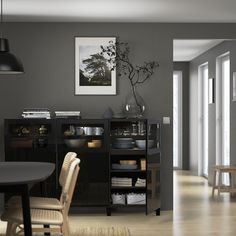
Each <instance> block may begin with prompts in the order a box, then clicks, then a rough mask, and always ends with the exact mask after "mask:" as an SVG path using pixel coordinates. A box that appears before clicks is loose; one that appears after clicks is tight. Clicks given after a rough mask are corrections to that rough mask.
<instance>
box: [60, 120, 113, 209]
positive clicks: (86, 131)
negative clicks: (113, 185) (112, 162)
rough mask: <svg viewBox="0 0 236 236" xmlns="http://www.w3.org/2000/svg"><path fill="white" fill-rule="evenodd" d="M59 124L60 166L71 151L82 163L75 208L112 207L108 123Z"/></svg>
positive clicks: (73, 202)
mask: <svg viewBox="0 0 236 236" xmlns="http://www.w3.org/2000/svg"><path fill="white" fill-rule="evenodd" d="M56 123H57V125H56V126H57V152H58V163H59V166H61V164H62V161H63V158H64V156H65V154H66V153H67V152H69V151H74V152H76V153H77V154H78V157H79V158H80V160H81V164H80V167H81V168H80V173H79V176H78V181H77V184H76V188H75V191H74V196H73V201H72V207H78V206H104V207H106V206H107V205H108V204H109V194H108V193H109V145H108V141H109V138H108V137H109V132H108V130H109V127H108V121H107V120H102V119H81V120H80V119H57V120H56ZM76 142H78V143H76Z"/></svg>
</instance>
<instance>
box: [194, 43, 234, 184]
mask: <svg viewBox="0 0 236 236" xmlns="http://www.w3.org/2000/svg"><path fill="white" fill-rule="evenodd" d="M228 51H229V52H230V70H231V71H230V76H231V78H230V80H231V86H230V95H231V96H230V100H231V101H230V109H231V111H230V161H231V164H233V165H234V164H236V147H235V140H236V127H235V117H236V108H235V107H236V102H233V101H232V79H233V78H232V75H233V72H234V71H236V70H235V64H236V41H225V42H223V43H221V44H219V45H217V46H215V47H213V48H211V49H210V50H208V51H207V52H205V53H203V54H202V55H200V56H198V57H197V58H195V59H194V60H192V61H191V62H190V83H191V84H194V85H196V84H197V81H198V78H197V77H198V76H197V74H198V66H199V65H201V64H203V63H205V62H208V73H209V78H216V57H218V56H220V55H222V54H224V53H226V52H228ZM215 84H216V80H215ZM193 90H194V91H193ZM196 90H197V87H196V86H195V87H194V86H192V91H190V97H191V99H190V100H193V99H194V98H193V94H196V93H197V92H196ZM190 107H196V105H195V103H191V102H190ZM208 108H209V111H208V115H209V118H208V119H209V122H208V127H209V131H208V134H209V137H208V144H209V148H208V155H209V162H208V166H209V177H208V179H209V183H210V184H212V177H213V166H214V165H215V164H216V103H214V104H209V107H208ZM191 112H192V114H191V115H192V117H199V114H198V110H197V109H192V111H191ZM190 122H191V123H192V126H191V127H190V133H191V135H190V140H191V144H192V147H193V146H194V148H195V149H197V145H198V144H197V135H196V132H195V130H196V128H197V127H198V122H197V120H195V119H192V120H191V121H190ZM198 157H199V154H198V152H192V153H191V155H190V163H192V165H191V170H192V171H194V172H195V173H197V171H198Z"/></svg>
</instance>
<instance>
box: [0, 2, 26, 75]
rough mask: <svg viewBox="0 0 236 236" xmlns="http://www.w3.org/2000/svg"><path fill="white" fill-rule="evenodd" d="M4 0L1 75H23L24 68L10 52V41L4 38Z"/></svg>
mask: <svg viewBox="0 0 236 236" xmlns="http://www.w3.org/2000/svg"><path fill="white" fill-rule="evenodd" d="M2 23H3V14H2V0H1V37H0V74H21V73H24V68H23V65H22V63H21V61H20V60H19V59H17V58H16V57H15V56H14V55H13V54H12V53H10V52H9V44H8V40H7V39H5V38H3V37H2Z"/></svg>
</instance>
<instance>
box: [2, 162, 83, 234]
mask: <svg viewBox="0 0 236 236" xmlns="http://www.w3.org/2000/svg"><path fill="white" fill-rule="evenodd" d="M79 163H80V160H79V159H78V158H76V159H75V160H73V161H72V163H71V165H70V168H69V172H68V175H67V177H66V181H65V187H64V188H63V191H62V192H63V193H62V206H63V207H62V209H61V210H54V209H52V210H51V209H31V222H32V226H34V227H32V231H33V232H38V233H39V232H40V233H56V234H57V235H63V236H69V225H68V212H69V208H70V204H71V200H72V196H73V192H74V188H75V184H76V181H77V176H78V173H79V169H80V167H79ZM1 220H2V221H7V223H8V224H7V231H6V236H13V235H14V236H15V235H21V234H22V232H23V231H24V228H23V216H22V210H21V209H20V208H8V209H6V210H5V212H3V214H2V216H1ZM44 225H50V226H54V227H53V228H44V227H42V226H44ZM40 226H41V227H40Z"/></svg>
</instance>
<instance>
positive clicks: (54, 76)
mask: <svg viewBox="0 0 236 236" xmlns="http://www.w3.org/2000/svg"><path fill="white" fill-rule="evenodd" d="M235 26H236V24H154V23H150V24H140V23H136V24H127V23H123V24H121V23H117V24H116V23H7V24H6V25H5V35H6V36H7V37H8V39H9V40H10V46H11V51H12V52H14V53H15V54H16V55H18V56H19V57H20V58H21V60H22V61H23V62H24V66H25V71H26V73H25V74H24V75H20V76H0V96H1V97H0V107H1V113H0V127H1V130H0V135H1V137H3V119H4V118H15V117H19V115H20V113H21V111H22V109H23V108H24V107H48V108H50V109H52V110H57V109H79V110H81V112H82V115H83V117H101V115H102V113H103V112H104V110H105V109H106V108H107V107H108V106H111V107H112V108H114V109H115V110H119V109H120V106H121V104H122V102H123V100H124V96H125V95H126V94H127V92H128V89H129V86H128V81H127V80H126V79H121V80H119V83H118V84H119V86H118V95H117V96H75V95H74V37H75V36H119V37H120V38H121V39H122V40H123V41H127V42H129V43H130V45H132V57H133V61H134V62H136V63H142V62H143V61H145V60H156V59H157V60H158V61H159V63H160V68H159V69H158V71H157V73H155V75H154V76H153V78H152V79H151V80H150V81H149V82H147V83H146V84H145V85H143V86H142V88H140V94H141V95H142V96H143V98H144V100H145V101H146V104H147V108H148V112H147V115H148V116H151V117H162V116H170V117H171V118H172V84H173V79H172V76H173V39H174V38H193V39H194V38H236V31H235ZM162 140H163V147H162V150H163V151H162V156H163V158H162V175H161V177H162V189H161V190H162V209H163V210H169V209H172V208H173V173H172V169H173V164H172V163H173V161H172V159H173V156H172V124H171V125H166V126H164V127H163V137H162ZM0 154H1V156H2V157H3V138H2V139H1V140H0Z"/></svg>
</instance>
